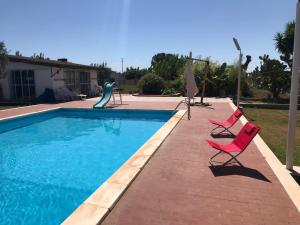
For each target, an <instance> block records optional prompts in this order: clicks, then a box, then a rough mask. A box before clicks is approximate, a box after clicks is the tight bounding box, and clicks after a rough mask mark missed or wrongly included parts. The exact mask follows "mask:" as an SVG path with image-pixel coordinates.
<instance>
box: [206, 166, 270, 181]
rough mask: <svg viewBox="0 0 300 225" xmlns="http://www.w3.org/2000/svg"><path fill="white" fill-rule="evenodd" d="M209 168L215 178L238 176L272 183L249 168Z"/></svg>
mask: <svg viewBox="0 0 300 225" xmlns="http://www.w3.org/2000/svg"><path fill="white" fill-rule="evenodd" d="M209 168H210V170H211V172H212V173H213V175H214V176H215V177H220V176H232V175H238V176H245V177H250V178H253V179H257V180H261V181H265V182H269V183H272V182H271V181H270V180H269V179H268V178H267V177H265V176H264V175H263V174H262V173H261V172H259V171H258V170H256V169H252V168H248V167H241V166H236V165H233V166H222V165H221V166H219V165H218V166H209Z"/></svg>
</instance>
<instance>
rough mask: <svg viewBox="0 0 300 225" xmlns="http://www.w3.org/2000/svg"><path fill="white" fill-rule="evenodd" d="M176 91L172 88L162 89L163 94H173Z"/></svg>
mask: <svg viewBox="0 0 300 225" xmlns="http://www.w3.org/2000/svg"><path fill="white" fill-rule="evenodd" d="M177 93H178V92H177V91H176V90H175V89H174V88H165V89H164V91H163V93H162V94H163V95H175V94H177Z"/></svg>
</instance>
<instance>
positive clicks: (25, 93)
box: [11, 70, 35, 100]
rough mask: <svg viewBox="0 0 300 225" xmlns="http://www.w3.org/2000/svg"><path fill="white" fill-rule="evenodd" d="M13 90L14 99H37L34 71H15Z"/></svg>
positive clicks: (12, 79)
mask: <svg viewBox="0 0 300 225" xmlns="http://www.w3.org/2000/svg"><path fill="white" fill-rule="evenodd" d="M11 90H12V95H13V98H14V99H27V100H30V99H33V98H35V81H34V71H33V70H13V71H12V72H11Z"/></svg>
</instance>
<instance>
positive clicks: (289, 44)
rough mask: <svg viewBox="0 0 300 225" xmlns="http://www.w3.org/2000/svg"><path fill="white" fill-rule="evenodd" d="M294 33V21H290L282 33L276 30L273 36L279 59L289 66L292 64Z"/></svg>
mask: <svg viewBox="0 0 300 225" xmlns="http://www.w3.org/2000/svg"><path fill="white" fill-rule="evenodd" d="M294 33H295V21H292V22H288V23H287V24H286V26H285V30H284V31H283V32H282V33H281V32H278V33H277V34H276V35H275V37H274V40H275V47H276V50H277V51H278V52H279V53H280V54H281V55H280V59H281V60H282V61H284V62H285V63H286V64H288V66H289V67H290V68H292V64H293V52H294Z"/></svg>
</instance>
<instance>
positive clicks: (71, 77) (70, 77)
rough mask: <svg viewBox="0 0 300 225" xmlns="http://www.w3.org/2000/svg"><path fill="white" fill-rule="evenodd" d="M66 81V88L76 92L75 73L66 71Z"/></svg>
mask: <svg viewBox="0 0 300 225" xmlns="http://www.w3.org/2000/svg"><path fill="white" fill-rule="evenodd" d="M64 81H65V86H66V87H67V88H68V89H69V90H70V91H76V77H75V71H65V72H64Z"/></svg>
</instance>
